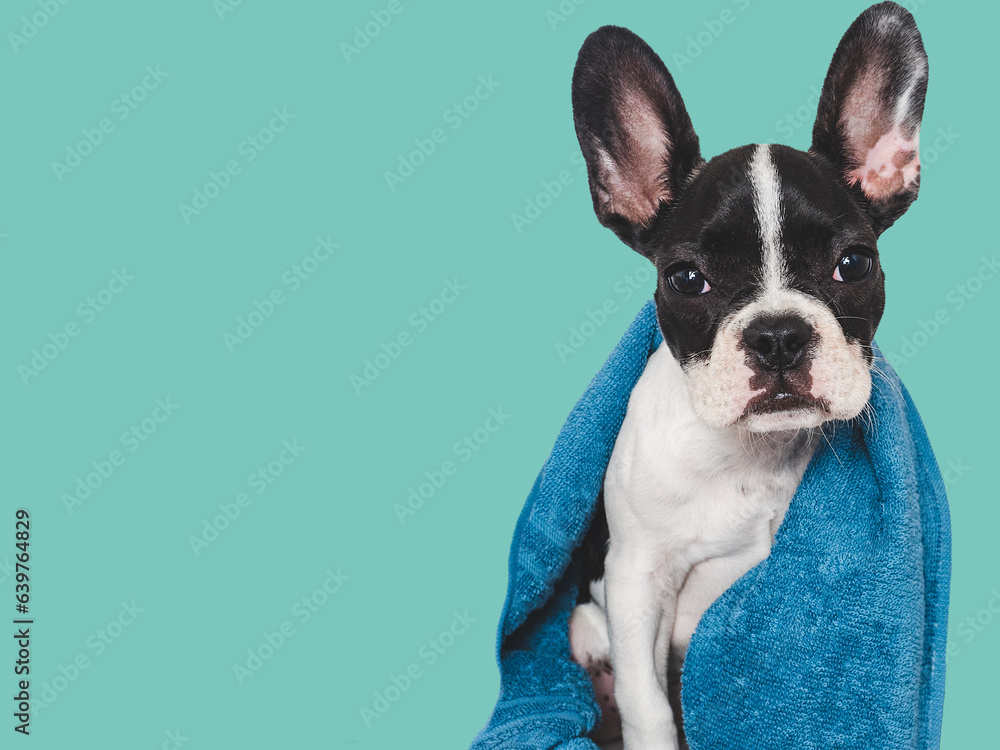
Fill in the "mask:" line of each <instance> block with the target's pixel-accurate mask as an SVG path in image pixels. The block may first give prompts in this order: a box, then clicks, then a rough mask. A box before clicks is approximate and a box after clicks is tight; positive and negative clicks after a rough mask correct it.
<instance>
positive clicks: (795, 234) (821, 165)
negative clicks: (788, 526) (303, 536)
mask: <svg viewBox="0 0 1000 750" xmlns="http://www.w3.org/2000/svg"><path fill="white" fill-rule="evenodd" d="M926 85H927V62H926V55H925V54H924V51H923V47H922V44H921V41H920V37H919V34H918V32H917V30H916V26H915V25H914V23H913V19H912V17H911V16H910V15H909V14H908V13H907V12H906V11H905V10H903V9H902V8H900V7H899V6H896V5H893V4H891V3H883V4H881V5H878V6H875V7H873V8H870V9H869V10H868V11H866V12H865V13H864V14H862V16H861V17H859V18H858V20H857V21H855V23H854V24H853V25H852V26H851V28H850V29H849V30H848V32H847V34H846V35H845V36H844V38H843V40H842V41H841V43H840V46H839V47H838V49H837V52H836V54H835V55H834V59H833V63H832V64H831V67H830V72H829V74H828V76H827V80H826V83H825V84H824V88H823V94H822V97H821V100H820V102H819V106H818V112H817V120H816V125H815V127H814V131H813V146H812V148H811V149H810V151H809V152H801V151H796V150H794V149H791V148H787V147H784V146H775V145H770V146H768V145H754V146H745V147H743V148H738V149H735V150H733V151H729V152H727V153H725V154H722V155H720V156H717V157H715V158H714V159H712V160H711V161H710V162H708V163H706V162H705V161H704V160H703V159H702V158H701V156H700V153H699V148H698V139H697V136H696V135H695V133H694V130H693V128H692V126H691V122H690V119H689V117H688V115H687V112H686V110H685V109H684V105H683V101H682V100H681V98H680V95H679V93H678V92H677V90H676V87H675V86H674V83H673V80H672V78H671V77H670V74H669V72H668V71H667V69H666V68H665V67H664V66H663V63H662V62H661V61H660V59H659V58H658V57H657V56H656V55H655V53H653V52H652V50H650V49H649V47H647V46H646V45H645V43H644V42H642V40H641V39H639V38H638V37H637V36H635V35H634V34H632V33H631V32H629V31H627V30H625V29H620V28H616V27H604V28H603V29H600V30H598V31H597V32H595V33H594V34H592V35H591V36H590V37H589V38H588V39H587V41H586V43H585V44H584V46H583V49H582V50H581V52H580V58H579V60H578V62H577V67H576V71H575V73H574V79H573V105H574V120H575V123H576V129H577V135H578V137H579V139H580V145H581V148H582V150H583V154H584V157H585V159H586V161H587V166H588V175H589V178H590V187H591V193H592V196H593V199H594V208H595V210H596V212H597V215H598V217H599V218H600V219H601V222H602V223H604V224H605V225H606V226H608V227H610V228H611V229H613V230H614V231H615V232H616V233H617V234H618V235H619V236H620V237H621V238H622V239H623V240H624V241H625V242H626V243H627V244H628V245H630V246H631V247H633V248H634V249H635V250H637V251H638V252H640V253H642V254H643V255H644V256H646V257H647V258H649V259H650V260H651V261H652V262H653V263H654V265H655V266H656V269H657V276H658V278H657V289H656V293H655V301H656V308H657V315H658V318H659V322H660V328H661V330H662V332H663V335H664V339H665V341H666V343H667V345H668V346H669V347H670V349H671V351H672V352H673V354H674V356H675V357H677V359H678V361H679V362H680V363H681V366H682V368H683V369H684V372H685V373H686V375H687V379H688V386H689V391H690V395H691V399H692V402H693V404H694V407H695V409H696V411H697V412H698V414H699V415H700V416H701V417H702V418H703V419H704V420H705V421H706V422H707V423H709V424H711V425H714V426H718V427H729V426H740V427H743V428H746V429H749V430H753V431H760V432H766V431H776V430H794V429H799V428H804V427H816V426H818V425H820V424H822V423H823V422H825V421H827V420H831V419H851V418H853V417H855V416H857V415H858V414H859V413H860V412H861V410H862V409H863V408H864V406H865V404H866V403H867V401H868V397H869V395H870V391H871V377H870V374H869V368H870V366H871V359H872V352H871V347H870V344H871V341H872V338H873V336H874V333H875V329H876V327H877V326H878V323H879V320H880V319H881V316H882V311H883V307H884V302H885V294H884V277H883V273H882V268H881V265H880V264H879V258H878V248H877V244H876V241H877V238H878V236H879V235H880V234H881V232H882V231H884V230H885V229H886V228H888V227H889V226H890V225H891V224H892V223H893V222H894V221H895V219H896V218H898V217H899V216H900V215H901V214H902V213H903V212H904V211H905V210H906V208H907V207H908V206H909V204H910V203H911V202H912V201H913V200H914V199H915V198H916V195H917V189H918V187H919V169H920V167H919V157H918V139H919V129H920V118H921V114H922V112H923V102H924V94H925V91H926Z"/></svg>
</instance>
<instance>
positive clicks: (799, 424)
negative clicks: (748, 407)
mask: <svg viewBox="0 0 1000 750" xmlns="http://www.w3.org/2000/svg"><path fill="white" fill-rule="evenodd" d="M829 419H830V412H829V411H828V410H826V409H824V408H822V407H821V406H819V405H817V406H811V407H806V406H803V407H800V408H795V409H788V410H783V411H768V412H762V413H757V412H750V413H748V414H747V415H746V416H744V417H742V418H740V420H739V421H738V422H737V426H739V427H740V428H742V429H745V430H747V431H749V432H795V431H796V430H808V429H813V428H816V427H819V426H820V425H822V424H823V423H824V422H826V421H828V420H829Z"/></svg>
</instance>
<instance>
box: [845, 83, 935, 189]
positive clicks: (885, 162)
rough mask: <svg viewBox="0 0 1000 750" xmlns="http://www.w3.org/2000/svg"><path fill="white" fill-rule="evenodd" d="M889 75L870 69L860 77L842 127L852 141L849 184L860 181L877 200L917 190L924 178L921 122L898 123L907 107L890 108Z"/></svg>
mask: <svg viewBox="0 0 1000 750" xmlns="http://www.w3.org/2000/svg"><path fill="white" fill-rule="evenodd" d="M887 79H888V72H887V71H885V70H881V69H877V68H876V69H870V70H868V71H866V72H864V73H862V74H861V75H859V77H858V81H857V82H856V84H855V85H854V86H853V87H852V89H851V92H850V93H849V94H848V96H847V97H846V101H845V105H844V109H843V111H842V113H841V119H840V122H841V127H842V128H843V132H844V135H845V136H846V138H847V151H848V154H847V155H848V158H849V160H850V164H852V165H854V166H852V167H849V168H848V171H847V174H846V178H847V181H848V183H849V184H851V185H855V184H858V183H860V184H861V189H862V191H864V193H865V195H867V196H868V197H869V198H870V199H871V200H874V201H880V200H886V199H888V198H891V197H892V196H894V195H897V194H899V193H901V192H903V191H904V190H906V189H907V188H909V187H911V186H913V185H914V184H915V183H916V182H917V179H918V178H919V176H920V124H919V123H916V124H913V123H908V122H906V120H905V117H904V118H902V119H897V117H896V111H898V112H906V106H905V104H906V103H907V102H906V96H908V95H909V92H907V94H906V95H904V101H903V103H902V106H898V108H897V107H893V108H892V109H890V108H889V107H887V105H886V102H885V100H884V92H885V90H886V88H887V85H888V80H887ZM894 110H895V111H894Z"/></svg>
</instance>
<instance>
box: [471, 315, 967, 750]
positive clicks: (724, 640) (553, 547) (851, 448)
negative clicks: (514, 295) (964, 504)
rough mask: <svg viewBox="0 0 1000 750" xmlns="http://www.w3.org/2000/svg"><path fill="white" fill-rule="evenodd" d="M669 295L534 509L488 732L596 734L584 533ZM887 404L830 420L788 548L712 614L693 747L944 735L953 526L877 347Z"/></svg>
mask: <svg viewBox="0 0 1000 750" xmlns="http://www.w3.org/2000/svg"><path fill="white" fill-rule="evenodd" d="M662 340H663V338H662V335H661V334H660V331H659V327H658V324H657V320H656V312H655V308H654V306H653V303H652V301H650V302H648V303H647V304H646V305H645V306H644V307H643V308H642V310H641V311H640V312H639V315H638V316H637V317H636V319H635V321H634V322H633V323H632V325H631V326H630V327H629V329H628V330H627V331H626V333H625V335H624V336H623V337H622V339H621V341H620V342H619V344H618V346H617V347H616V348H615V350H614V352H612V354H611V356H610V357H609V358H608V360H607V361H606V362H605V364H604V366H603V367H602V368H601V370H600V372H599V373H598V374H597V376H596V377H595V378H594V380H593V381H592V382H591V383H590V385H589V386H588V388H587V390H586V392H585V393H584V394H583V396H582V398H581V399H580V400H579V401H578V402H577V404H576V406H575V407H574V408H573V411H572V412H571V413H570V415H569V417H568V418H567V420H566V423H565V424H564V425H563V428H562V430H561V431H560V433H559V435H558V437H557V438H556V442H555V447H554V448H553V450H552V453H551V455H550V456H549V458H548V460H547V461H546V462H545V465H544V466H543V467H542V470H541V473H540V474H539V475H538V479H537V480H536V481H535V484H534V486H533V487H532V489H531V492H530V494H529V495H528V499H527V502H526V503H525V505H524V509H523V510H522V511H521V515H520V517H519V519H518V522H517V526H516V528H515V531H514V540H513V543H512V545H511V552H510V563H509V581H508V589H507V599H506V603H505V605H504V609H503V613H502V615H501V618H500V625H499V628H498V634H497V662H498V663H499V666H500V675H501V687H500V697H499V700H498V701H497V704H496V707H495V708H494V710H493V714H492V716H491V718H490V720H489V722H488V723H487V725H486V726H485V727H484V728H483V730H482V731H481V732H480V733H479V735H478V736H477V737H476V738H475V740H474V741H473V743H472V748H473V749H474V750H485V749H486V748H525V749H528V748H561V749H571V750H594V748H596V745H595V744H594V743H593V742H592V741H591V740H589V739H587V738H586V736H585V735H586V734H587V733H588V732H589V731H590V730H592V729H593V728H594V727H595V726H596V724H597V722H598V719H599V716H600V713H599V709H598V707H597V704H596V703H595V701H594V694H593V689H592V687H591V682H590V678H589V676H588V674H587V673H586V671H585V670H584V669H583V668H581V667H580V666H579V665H577V664H576V663H574V662H573V661H572V660H571V658H570V649H569V636H568V627H569V626H568V623H569V616H570V613H571V611H572V609H573V607H574V605H575V603H576V598H577V593H578V591H579V589H580V587H581V586H582V585H585V584H586V581H584V580H582V579H583V570H582V566H581V565H579V564H578V560H577V559H576V558H575V557H574V554H573V553H574V550H575V549H576V548H577V547H578V545H579V544H580V542H581V541H582V539H583V537H584V535H585V534H586V532H587V530H588V529H589V527H590V522H591V519H592V517H593V513H594V507H595V501H596V499H597V495H598V491H599V490H600V487H601V482H602V481H603V478H604V471H605V469H606V467H607V464H608V460H609V458H610V456H611V451H612V449H613V448H614V444H615V439H616V438H617V435H618V431H619V429H620V428H621V424H622V420H623V419H624V417H625V411H626V407H627V406H628V399H629V396H630V394H631V392H632V388H633V387H634V386H635V383H636V381H638V379H639V376H640V375H641V374H642V371H643V369H644V368H645V366H646V360H647V359H648V358H649V355H650V354H652V352H654V351H655V350H656V348H657V347H658V346H659V345H660V343H662ZM876 356H877V357H879V358H878V360H877V361H878V368H877V369H876V370H875V371H873V373H872V381H873V383H872V396H871V402H870V406H871V409H870V411H869V416H870V418H868V417H866V418H865V419H857V420H853V421H851V422H846V423H845V422H840V423H837V424H834V425H829V426H828V427H827V429H826V436H827V440H825V441H823V442H822V443H821V444H820V447H819V448H817V450H816V453H815V454H814V456H813V458H812V461H811V462H810V464H809V467H808V468H807V470H806V473H805V475H804V477H803V479H802V483H801V484H800V486H799V488H798V490H797V491H796V493H795V496H794V497H793V499H792V502H791V505H790V506H789V509H788V512H787V514H786V515H785V519H784V521H783V523H782V525H781V528H780V529H779V530H778V534H777V536H776V538H775V542H774V545H773V547H772V550H771V554H770V556H769V557H768V558H767V559H765V560H763V561H762V562H760V563H759V564H758V565H756V566H755V567H753V568H752V569H751V570H750V571H748V572H747V573H746V574H745V575H744V576H743V577H742V578H740V579H739V580H738V581H737V582H736V583H734V584H733V585H732V586H731V587H730V588H729V589H728V590H727V591H726V592H725V593H724V594H723V595H722V596H721V597H719V599H717V600H716V601H715V602H714V603H713V604H712V606H711V607H709V609H708V611H706V612H705V615H704V616H703V617H702V619H701V622H700V623H699V625H698V628H697V630H696V631H695V633H694V635H693V637H692V638H691V642H690V645H689V647H688V651H687V656H686V658H685V663H684V671H683V677H682V684H683V690H682V703H683V710H684V728H685V732H686V735H687V740H688V743H689V745H690V748H691V750H716V749H717V750H723V749H725V750H733V749H734V748H741V749H742V748H745V749H747V750H778V749H779V748H781V749H782V750H788V749H794V750H812V749H815V750H830V749H831V748H863V749H864V750H901V749H902V748H914V749H915V750H926V749H928V748H937V747H939V744H940V734H941V714H942V710H943V705H944V671H945V658H944V657H945V640H946V635H947V633H946V631H947V614H948V587H949V577H950V567H951V536H950V523H949V516H948V506H947V500H946V498H945V491H944V484H943V482H942V480H941V475H940V472H939V470H938V466H937V463H936V461H935V459H934V455H933V452H932V450H931V447H930V443H929V442H928V440H927V435H926V433H925V431H924V427H923V423H922V422H921V420H920V416H919V415H918V414H917V411H916V408H915V407H914V405H913V402H912V401H911V400H910V397H909V394H908V393H907V392H906V389H905V388H904V387H903V385H902V383H901V382H900V380H899V377H898V376H897V375H896V373H895V372H893V371H892V369H891V368H890V366H889V365H888V363H887V362H885V360H884V359H881V357H880V354H879V352H878V349H877V347H876Z"/></svg>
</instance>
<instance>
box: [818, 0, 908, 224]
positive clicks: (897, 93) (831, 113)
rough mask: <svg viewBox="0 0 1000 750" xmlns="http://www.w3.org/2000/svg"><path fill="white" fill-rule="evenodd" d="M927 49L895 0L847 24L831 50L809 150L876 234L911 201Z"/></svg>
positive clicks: (879, 5)
mask: <svg viewBox="0 0 1000 750" xmlns="http://www.w3.org/2000/svg"><path fill="white" fill-rule="evenodd" d="M926 93H927V53H926V52H924V45H923V42H922V41H921V39H920V32H919V31H917V25H916V23H914V21H913V16H911V15H910V14H909V13H908V12H907V11H906V10H904V9H903V8H901V7H900V6H899V5H896V3H879V4H878V5H873V6H872V7H871V8H869V9H868V10H866V11H865V12H864V13H862V14H861V15H860V16H858V18H857V20H856V21H855V22H854V23H853V24H851V28H849V29H848V30H847V33H846V34H844V38H843V39H841V40H840V46H838V47H837V51H836V52H835V53H834V55H833V62H832V63H830V72H829V73H827V76H826V81H825V82H824V83H823V93H822V95H821V96H820V100H819V106H818V108H817V113H816V124H815V125H814V126H813V143H812V150H813V151H814V152H815V153H817V154H820V155H821V156H823V157H825V158H826V159H828V160H829V161H830V162H832V164H833V166H834V168H835V169H836V170H837V171H838V173H839V174H840V175H841V177H842V178H843V179H844V180H845V181H846V183H847V185H848V186H849V187H850V188H851V190H852V191H853V192H854V194H855V197H857V198H858V199H859V201H860V202H861V204H862V205H863V206H864V207H865V209H866V210H867V211H868V214H869V216H870V217H871V218H872V222H873V225H874V227H875V232H876V233H878V234H880V233H881V232H883V231H884V230H885V229H888V228H889V227H890V226H891V225H892V223H893V222H894V221H895V220H896V219H898V218H899V217H900V216H902V215H903V212H904V211H906V209H907V208H908V207H909V205H910V204H911V203H912V202H913V201H914V200H916V197H917V190H918V188H919V187H920V153H919V147H920V120H921V117H923V113H924V96H925V95H926Z"/></svg>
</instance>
